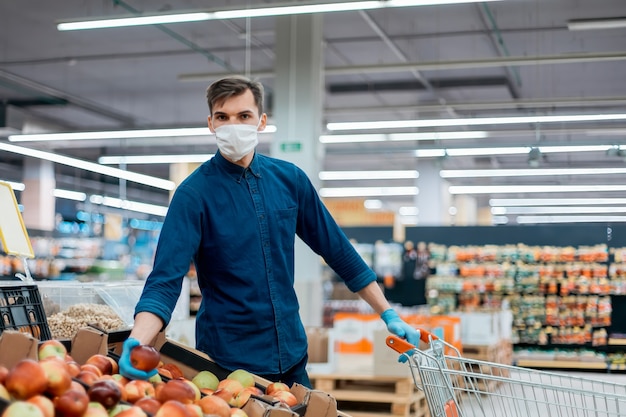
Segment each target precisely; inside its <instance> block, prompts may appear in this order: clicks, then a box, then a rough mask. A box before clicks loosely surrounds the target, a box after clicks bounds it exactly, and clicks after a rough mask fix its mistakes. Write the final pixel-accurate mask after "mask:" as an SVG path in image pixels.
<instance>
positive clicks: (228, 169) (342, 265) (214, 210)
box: [120, 76, 419, 386]
mask: <svg viewBox="0 0 626 417" xmlns="http://www.w3.org/2000/svg"><path fill="white" fill-rule="evenodd" d="M207 101H208V105H209V113H210V115H209V117H208V125H209V129H210V130H211V132H214V133H215V136H216V138H217V146H218V149H219V152H218V153H217V154H216V155H215V157H214V158H212V159H211V160H209V161H207V162H205V163H204V164H203V165H201V166H200V167H199V168H198V169H197V170H196V171H195V172H193V173H192V174H191V175H189V177H188V178H186V179H185V180H184V181H183V182H182V183H181V184H180V186H179V187H178V189H177V190H176V193H175V195H174V197H173V198H172V201H171V203H170V206H169V210H168V213H167V216H166V218H165V221H164V223H163V228H162V230H161V235H160V238H159V243H158V246H157V250H156V254H155V260H154V268H153V270H152V272H151V273H150V275H149V277H148V278H147V280H146V283H145V287H144V290H143V293H142V296H141V299H140V300H139V302H138V303H137V306H136V309H135V324H134V326H133V330H132V332H131V334H130V337H129V339H128V340H127V341H126V342H125V344H124V350H123V353H122V357H121V359H120V370H121V373H122V374H123V375H126V376H128V377H130V378H135V379H145V378H147V377H148V376H150V374H146V373H145V372H141V371H138V370H137V369H135V368H133V367H132V366H131V365H130V361H129V351H130V349H132V347H134V346H136V345H138V344H147V343H150V342H151V341H152V339H153V338H154V337H155V336H156V335H157V333H158V332H159V331H160V330H162V329H164V328H165V326H167V324H168V322H169V320H170V317H171V313H172V310H173V309H174V306H175V304H176V301H177V299H178V297H179V295H180V290H181V283H182V279H183V276H184V275H185V274H186V273H187V271H188V269H189V262H190V260H192V259H193V261H194V262H195V265H196V271H197V276H198V284H199V286H200V290H201V291H202V304H201V306H200V309H199V311H198V314H197V316H196V347H197V349H198V350H200V351H203V352H205V353H206V354H208V355H209V356H210V357H211V359H213V360H214V361H215V362H216V363H217V364H218V365H220V366H222V367H223V368H225V369H227V370H234V369H238V368H243V369H246V370H248V371H250V372H252V373H255V374H257V375H259V376H261V377H264V378H266V379H269V380H272V381H282V382H285V383H287V384H289V385H291V384H292V383H293V382H298V383H301V384H303V385H306V386H310V382H309V378H308V375H307V373H306V361H307V340H306V334H305V331H304V327H303V325H302V322H301V319H300V316H299V312H298V309H299V306H298V300H297V298H296V293H295V291H294V287H293V285H294V243H295V236H296V235H297V236H299V237H300V238H301V239H302V240H303V241H304V242H305V243H306V244H307V245H308V246H309V247H310V248H311V249H312V250H313V251H315V252H316V253H317V254H319V255H321V256H322V257H323V258H324V260H325V261H326V262H327V264H328V265H329V266H330V267H331V268H333V270H334V271H335V272H336V273H337V274H338V275H339V276H340V277H341V278H342V279H343V280H344V281H345V283H346V285H347V286H348V288H350V289H351V290H352V291H354V292H357V293H358V294H359V295H360V296H361V297H362V298H363V299H364V300H365V301H366V302H367V303H368V304H369V305H370V306H371V307H372V308H373V309H374V311H376V312H377V313H378V314H381V317H382V319H383V320H384V321H385V323H387V327H388V329H389V331H390V332H392V333H394V334H397V335H398V336H401V337H406V338H407V339H408V340H409V342H411V343H413V344H417V343H418V338H419V334H418V332H417V331H416V330H415V329H413V328H411V327H410V326H409V325H407V324H406V323H405V322H404V321H402V320H401V319H400V317H398V315H397V314H396V313H395V312H394V310H393V309H391V308H390V305H389V303H388V302H387V300H386V299H385V297H384V295H383V293H382V291H381V290H380V288H379V287H378V285H377V283H376V276H375V274H374V272H373V271H372V270H371V269H369V268H368V267H367V265H366V264H365V263H364V262H363V260H362V259H361V258H360V256H359V255H358V254H357V252H356V251H355V250H354V248H353V246H352V244H351V243H350V242H349V241H348V239H347V238H346V236H345V235H344V233H343V232H342V231H341V229H340V228H339V227H338V226H337V224H336V223H335V221H334V220H333V219H332V217H331V216H330V214H329V213H328V211H327V210H326V208H325V207H324V205H323V204H322V202H321V200H320V199H319V197H318V195H317V193H316V190H315V188H314V187H313V185H312V184H311V182H310V181H309V179H308V178H307V176H306V175H305V173H304V172H303V171H302V170H301V169H299V168H298V167H296V166H295V165H293V164H291V163H289V162H286V161H281V160H278V159H274V158H270V157H267V156H264V155H260V154H257V153H255V148H256V145H257V143H258V138H257V133H258V131H261V130H263V129H265V126H266V123H267V115H266V114H265V113H263V87H262V85H261V84H260V83H258V82H254V81H251V80H249V79H247V78H244V77H239V76H232V77H227V78H224V79H220V80H218V81H215V82H214V83H213V84H211V85H210V86H209V88H208V90H207Z"/></svg>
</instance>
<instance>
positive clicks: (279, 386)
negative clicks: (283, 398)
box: [265, 382, 289, 395]
mask: <svg viewBox="0 0 626 417" xmlns="http://www.w3.org/2000/svg"><path fill="white" fill-rule="evenodd" d="M274 391H289V385H287V384H285V383H284V382H272V383H270V384H269V385H268V386H267V388H265V393H266V394H267V395H273V393H274Z"/></svg>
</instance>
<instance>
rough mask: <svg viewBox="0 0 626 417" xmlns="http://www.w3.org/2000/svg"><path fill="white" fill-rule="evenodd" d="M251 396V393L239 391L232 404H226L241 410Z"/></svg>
mask: <svg viewBox="0 0 626 417" xmlns="http://www.w3.org/2000/svg"><path fill="white" fill-rule="evenodd" d="M251 395H252V392H251V391H249V390H245V389H243V390H241V392H240V393H239V394H237V396H235V398H234V400H233V401H232V402H231V401H229V402H228V403H229V404H230V405H232V406H234V407H238V408H241V407H243V406H244V405H246V403H247V402H248V400H249V399H250V396H251Z"/></svg>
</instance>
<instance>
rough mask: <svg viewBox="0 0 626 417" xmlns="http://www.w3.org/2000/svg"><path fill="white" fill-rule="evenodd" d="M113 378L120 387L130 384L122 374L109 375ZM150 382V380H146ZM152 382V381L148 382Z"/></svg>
mask: <svg viewBox="0 0 626 417" xmlns="http://www.w3.org/2000/svg"><path fill="white" fill-rule="evenodd" d="M111 376H112V377H113V379H114V380H116V381H117V382H119V383H120V384H122V385H126V384H128V383H129V382H130V379H128V378H126V377H125V376H124V375H122V374H113V375H111ZM148 381H150V380H148ZM150 382H152V381H150Z"/></svg>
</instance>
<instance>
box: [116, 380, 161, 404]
mask: <svg viewBox="0 0 626 417" xmlns="http://www.w3.org/2000/svg"><path fill="white" fill-rule="evenodd" d="M124 389H125V390H126V400H127V401H128V402H130V403H134V402H135V401H137V400H139V399H141V398H143V397H154V396H155V389H154V385H152V384H151V383H150V382H148V381H143V380H141V379H135V380H132V381H130V382H128V383H127V384H126V385H124Z"/></svg>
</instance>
